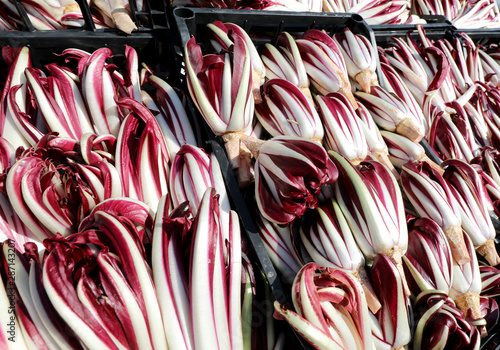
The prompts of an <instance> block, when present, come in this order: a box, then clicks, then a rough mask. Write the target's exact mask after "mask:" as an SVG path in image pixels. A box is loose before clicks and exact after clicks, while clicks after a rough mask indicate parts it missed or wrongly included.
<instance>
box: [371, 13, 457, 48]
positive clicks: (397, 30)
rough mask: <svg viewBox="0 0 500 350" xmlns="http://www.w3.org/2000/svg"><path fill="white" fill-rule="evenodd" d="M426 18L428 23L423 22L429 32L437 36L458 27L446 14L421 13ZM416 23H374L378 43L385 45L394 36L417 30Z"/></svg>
mask: <svg viewBox="0 0 500 350" xmlns="http://www.w3.org/2000/svg"><path fill="white" fill-rule="evenodd" d="M419 17H420V18H422V19H425V20H426V22H427V23H425V24H421V25H422V26H423V27H424V29H425V30H426V31H427V32H428V33H436V36H439V35H446V34H445V33H446V32H448V31H455V30H456V28H455V27H454V26H453V24H452V23H451V22H450V21H449V20H448V19H447V18H446V17H444V16H440V15H419ZM416 26H417V25H416V24H382V25H372V26H370V28H371V29H372V30H373V33H374V35H375V38H376V40H377V44H379V45H380V44H382V45H384V44H385V43H388V42H389V41H390V40H391V38H392V37H400V36H404V35H406V33H408V32H409V31H414V30H416V28H417V27H416Z"/></svg>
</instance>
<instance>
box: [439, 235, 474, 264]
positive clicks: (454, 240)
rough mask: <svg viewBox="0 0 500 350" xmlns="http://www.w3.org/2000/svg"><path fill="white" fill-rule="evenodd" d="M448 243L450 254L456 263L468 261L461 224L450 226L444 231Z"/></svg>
mask: <svg viewBox="0 0 500 350" xmlns="http://www.w3.org/2000/svg"><path fill="white" fill-rule="evenodd" d="M444 234H445V235H446V238H447V239H448V243H449V244H450V249H451V255H453V258H454V259H455V261H456V262H457V264H458V265H464V264H467V263H468V262H469V261H470V256H469V252H468V251H467V247H466V246H465V240H464V233H463V231H462V227H461V226H452V227H449V228H448V229H446V230H445V231H444Z"/></svg>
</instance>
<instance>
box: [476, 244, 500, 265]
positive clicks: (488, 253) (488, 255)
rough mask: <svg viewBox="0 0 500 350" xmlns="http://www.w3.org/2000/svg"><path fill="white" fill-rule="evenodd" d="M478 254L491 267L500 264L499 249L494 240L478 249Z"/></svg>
mask: <svg viewBox="0 0 500 350" xmlns="http://www.w3.org/2000/svg"><path fill="white" fill-rule="evenodd" d="M476 252H478V254H479V255H481V256H483V257H484V258H485V259H486V260H487V261H488V264H490V265H491V266H496V265H498V264H500V257H499V256H498V252H497V249H496V248H495V241H494V240H493V239H490V240H488V241H486V242H485V243H483V244H482V245H480V246H479V247H477V248H476Z"/></svg>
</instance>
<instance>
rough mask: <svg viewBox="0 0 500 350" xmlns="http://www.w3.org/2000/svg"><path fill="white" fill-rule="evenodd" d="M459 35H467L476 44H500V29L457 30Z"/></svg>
mask: <svg viewBox="0 0 500 350" xmlns="http://www.w3.org/2000/svg"><path fill="white" fill-rule="evenodd" d="M456 32H457V33H465V34H467V35H468V36H469V37H470V38H471V39H472V40H473V41H474V42H475V43H476V44H479V45H488V44H500V28H495V29H484V28H483V29H460V28H457V29H456Z"/></svg>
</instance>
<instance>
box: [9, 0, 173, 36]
mask: <svg viewBox="0 0 500 350" xmlns="http://www.w3.org/2000/svg"><path fill="white" fill-rule="evenodd" d="M12 1H13V3H14V5H15V7H16V9H17V12H18V14H19V17H21V20H22V28H21V31H26V32H36V31H37V30H36V29H35V28H34V27H33V24H32V23H31V21H30V19H29V17H28V15H27V13H26V10H25V8H24V6H23V5H22V3H21V1H20V0H12ZM75 1H76V2H77V3H78V5H79V6H80V9H81V11H82V15H83V19H84V22H85V25H84V26H83V27H82V28H71V29H59V30H57V31H58V32H66V31H67V32H70V33H71V34H68V35H74V32H80V31H84V32H87V31H88V32H96V31H97V32H119V33H121V34H122V35H126V34H125V33H122V32H120V31H119V30H118V29H115V28H106V29H97V28H96V26H95V24H94V21H93V19H92V14H91V10H90V7H89V4H88V2H87V1H86V0H75ZM128 1H129V6H130V12H131V18H132V21H133V22H134V23H135V25H136V26H137V29H136V30H135V31H134V32H133V34H132V35H135V34H136V33H146V32H151V31H154V30H159V29H160V30H161V29H168V28H170V25H169V23H168V20H167V5H166V2H165V1H163V0H143V1H144V10H138V9H137V6H136V2H135V0H128ZM43 32H44V33H46V32H51V31H43Z"/></svg>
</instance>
